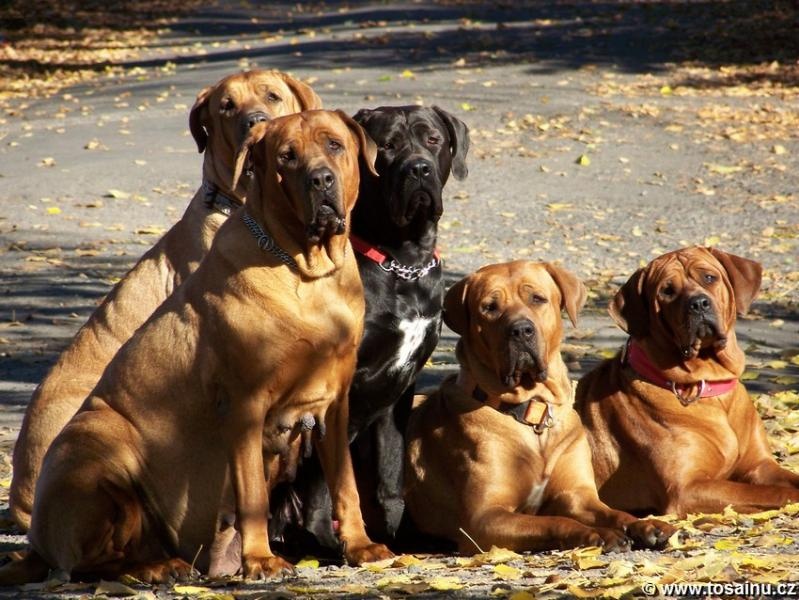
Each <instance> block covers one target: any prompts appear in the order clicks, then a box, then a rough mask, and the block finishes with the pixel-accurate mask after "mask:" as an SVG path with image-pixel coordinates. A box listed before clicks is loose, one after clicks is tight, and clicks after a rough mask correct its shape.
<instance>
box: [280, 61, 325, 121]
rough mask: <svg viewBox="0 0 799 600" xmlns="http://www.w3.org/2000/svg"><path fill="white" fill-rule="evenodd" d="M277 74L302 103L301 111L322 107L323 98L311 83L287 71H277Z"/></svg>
mask: <svg viewBox="0 0 799 600" xmlns="http://www.w3.org/2000/svg"><path fill="white" fill-rule="evenodd" d="M276 73H277V75H279V76H280V78H281V79H282V80H283V81H284V82H285V84H286V85H287V86H288V88H289V89H290V90H291V93H292V94H294V97H295V98H296V99H297V102H298V103H299V105H300V112H302V111H304V110H316V109H319V108H322V99H321V98H320V97H319V96H317V95H316V92H314V91H313V88H311V86H310V85H308V84H307V83H304V82H302V81H300V80H299V79H295V78H294V77H292V76H291V75H288V74H287V73H282V72H280V71H276Z"/></svg>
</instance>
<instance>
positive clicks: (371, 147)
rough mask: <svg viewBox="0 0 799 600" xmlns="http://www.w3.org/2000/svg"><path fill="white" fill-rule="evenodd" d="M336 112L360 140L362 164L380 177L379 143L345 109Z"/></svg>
mask: <svg viewBox="0 0 799 600" xmlns="http://www.w3.org/2000/svg"><path fill="white" fill-rule="evenodd" d="M336 114H337V115H338V116H339V117H341V120H342V121H344V123H346V125H347V127H349V128H350V131H351V132H352V135H354V136H355V139H356V140H358V145H359V147H360V160H361V161H362V164H364V165H365V166H366V168H367V169H368V170H369V172H370V173H371V174H372V175H374V176H375V177H379V175H378V174H377V171H375V161H376V160H377V144H375V142H374V140H373V139H372V138H370V137H369V136H368V135H367V134H366V131H364V129H363V127H361V126H360V125H359V124H358V123H357V122H356V121H355V119H353V118H352V117H351V116H349V115H348V114H347V113H345V112H344V111H343V110H337V111H336Z"/></svg>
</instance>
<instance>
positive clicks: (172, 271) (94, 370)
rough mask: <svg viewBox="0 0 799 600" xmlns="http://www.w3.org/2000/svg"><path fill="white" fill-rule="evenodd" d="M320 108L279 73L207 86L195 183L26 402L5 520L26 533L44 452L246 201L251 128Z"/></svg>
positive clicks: (194, 119)
mask: <svg viewBox="0 0 799 600" xmlns="http://www.w3.org/2000/svg"><path fill="white" fill-rule="evenodd" d="M312 108H321V102H320V101H319V98H318V97H317V96H316V94H315V93H314V92H313V91H312V90H311V88H310V87H308V86H307V85H305V84H304V83H302V82H300V81H297V80H296V79H293V78H292V77H290V76H288V75H286V74H285V73H281V72H279V71H249V72H246V73H238V74H236V75H231V76H229V77H226V78H225V79H223V80H221V81H220V82H219V83H217V84H216V85H213V86H210V87H207V88H205V89H204V90H203V91H202V92H200V94H199V96H198V97H197V102H196V103H195V104H194V107H193V108H192V109H191V114H190V117H189V124H190V129H191V133H192V135H193V136H194V139H195V140H196V142H197V148H198V149H199V151H200V152H203V151H205V156H204V160H203V183H202V185H201V187H200V189H199V190H197V193H196V194H195V195H194V198H193V199H192V201H191V203H190V204H189V206H188V208H187V209H186V212H185V213H184V214H183V216H182V217H181V219H180V220H179V221H178V222H177V223H176V224H175V225H174V226H173V227H172V228H171V229H170V230H169V231H168V232H167V233H166V234H165V235H164V236H163V237H162V238H161V240H160V241H159V242H158V243H157V244H156V245H155V246H153V248H151V249H150V250H149V251H148V252H147V253H146V254H145V255H144V256H143V257H142V258H141V259H140V260H139V262H138V263H137V264H136V265H135V266H134V267H133V268H132V269H131V270H130V271H129V272H128V273H127V275H125V277H123V278H122V280H121V281H120V282H119V283H117V285H116V286H115V287H114V289H113V290H112V291H111V292H110V293H109V295H108V296H107V297H106V298H105V300H104V301H103V303H102V304H101V305H100V306H99V307H98V308H97V309H96V310H95V311H94V314H92V316H91V317H90V318H89V320H88V321H87V322H86V324H85V325H84V326H83V327H82V328H81V330H80V331H79V332H78V333H77V335H76V336H75V338H74V339H73V341H72V343H71V344H70V345H69V346H68V347H67V349H66V350H64V352H63V353H62V354H61V356H59V358H58V362H57V363H56V364H55V366H53V368H52V369H51V370H50V372H49V373H48V374H47V376H46V377H45V379H44V380H43V381H42V383H41V384H40V385H39V387H38V388H37V389H36V391H35V392H34V394H33V397H32V398H31V401H30V403H29V405H28V409H27V412H26V414H25V419H24V421H23V423H22V429H21V431H20V433H19V438H18V439H17V444H16V447H15V448H14V471H13V479H12V483H11V495H10V505H11V516H12V517H13V518H14V520H15V521H16V522H17V524H18V525H19V526H20V527H21V528H23V529H27V528H28V526H29V525H30V514H31V508H32V506H33V496H34V489H35V485H36V480H37V478H38V475H39V469H40V467H41V463H42V458H43V457H44V453H45V452H46V451H47V448H49V446H50V443H51V442H52V441H53V439H54V438H55V436H56V435H57V434H58V432H59V431H61V428H62V427H63V426H64V425H65V424H66V422H67V421H68V420H69V419H70V417H72V415H74V414H75V412H76V411H77V410H78V408H79V407H80V405H81V403H82V402H83V400H84V398H86V396H87V395H88V394H89V392H91V390H92V388H93V387H94V386H95V384H96V383H97V382H98V380H99V379H100V375H102V373H103V370H104V369H105V367H106V365H107V364H108V363H109V362H110V360H111V358H112V357H113V356H114V354H116V352H117V350H119V348H120V346H121V345H122V344H123V343H124V342H125V341H126V340H127V339H128V338H129V337H130V336H131V335H133V332H134V331H136V329H138V328H139V326H140V325H141V324H142V323H144V321H145V320H146V319H147V318H148V317H149V316H150V315H151V314H152V312H153V311H154V310H155V309H156V308H157V307H158V306H159V305H160V304H161V303H162V302H163V301H164V300H165V299H166V298H167V296H169V295H170V294H171V293H172V290H174V289H175V288H176V287H177V286H178V285H179V284H180V282H182V281H183V280H184V279H186V277H188V276H189V274H190V273H192V272H193V271H194V270H195V269H196V268H197V266H198V265H199V264H200V261H201V260H202V259H203V257H204V256H205V255H206V253H207V252H208V249H209V248H210V247H211V242H212V241H213V238H214V235H215V234H216V231H217V229H219V226H220V225H221V224H222V223H223V222H224V221H225V219H226V218H227V216H228V215H229V214H230V213H231V211H232V210H234V209H235V208H237V207H238V206H239V205H241V203H242V202H243V201H244V194H245V186H246V184H247V182H246V181H243V182H242V183H241V184H239V185H237V186H235V188H231V186H230V182H231V181H232V179H233V163H234V160H235V157H236V152H237V150H238V148H239V147H240V145H241V143H242V141H243V140H244V138H245V136H246V135H247V133H248V131H249V129H250V127H252V126H253V125H254V124H256V123H259V122H262V121H266V120H268V119H271V118H273V117H278V116H281V115H287V114H291V113H294V112H299V111H301V110H307V109H312Z"/></svg>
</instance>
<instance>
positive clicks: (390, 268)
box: [378, 257, 441, 281]
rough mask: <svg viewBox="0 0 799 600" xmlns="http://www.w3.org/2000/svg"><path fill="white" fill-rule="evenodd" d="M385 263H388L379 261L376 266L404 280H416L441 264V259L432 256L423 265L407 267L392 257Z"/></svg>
mask: <svg viewBox="0 0 799 600" xmlns="http://www.w3.org/2000/svg"><path fill="white" fill-rule="evenodd" d="M387 263H388V264H386V262H382V263H379V264H378V266H379V267H380V268H381V269H383V270H384V271H385V272H386V273H394V274H395V275H396V276H397V277H399V278H400V279H404V280H405V281H416V280H417V279H421V278H422V277H424V276H425V275H427V274H428V273H429V272H430V271H432V270H433V269H435V268H436V267H437V266H438V265H439V264H441V261H440V260H439V259H438V258H435V257H433V260H431V261H430V262H429V263H427V264H426V265H425V266H423V267H409V266H407V265H403V264H400V263H398V262H397V261H396V260H395V259H393V258H392V259H391V261H387Z"/></svg>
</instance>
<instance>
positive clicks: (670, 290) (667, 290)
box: [660, 283, 674, 298]
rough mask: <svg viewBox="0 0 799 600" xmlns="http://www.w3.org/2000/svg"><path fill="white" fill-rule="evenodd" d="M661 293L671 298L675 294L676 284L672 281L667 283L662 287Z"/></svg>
mask: <svg viewBox="0 0 799 600" xmlns="http://www.w3.org/2000/svg"><path fill="white" fill-rule="evenodd" d="M660 293H661V294H662V295H663V296H665V297H666V298H669V297H671V296H673V295H674V285H673V284H671V283H667V284H666V285H664V286H663V287H662V288H660Z"/></svg>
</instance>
